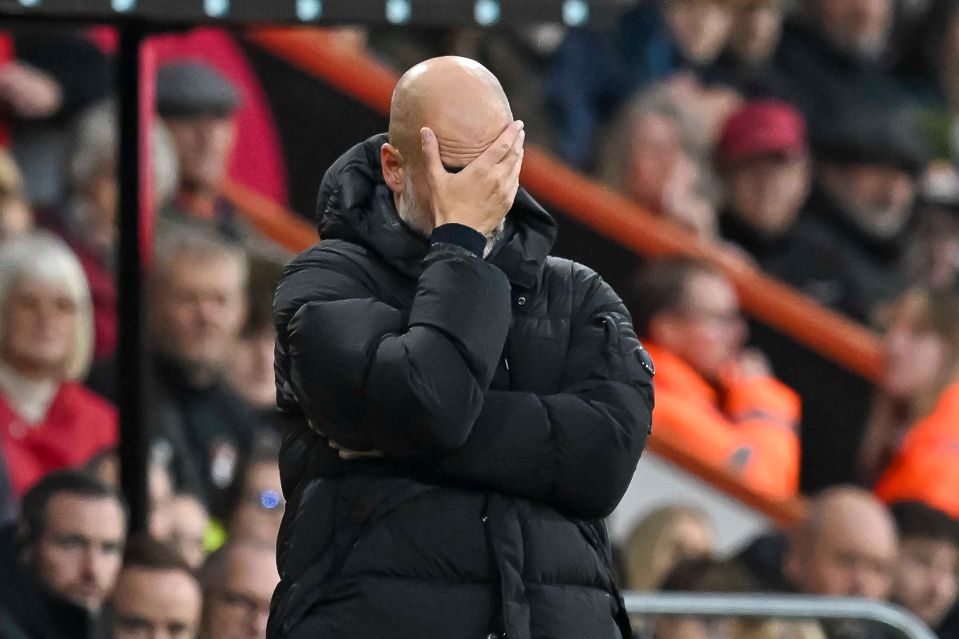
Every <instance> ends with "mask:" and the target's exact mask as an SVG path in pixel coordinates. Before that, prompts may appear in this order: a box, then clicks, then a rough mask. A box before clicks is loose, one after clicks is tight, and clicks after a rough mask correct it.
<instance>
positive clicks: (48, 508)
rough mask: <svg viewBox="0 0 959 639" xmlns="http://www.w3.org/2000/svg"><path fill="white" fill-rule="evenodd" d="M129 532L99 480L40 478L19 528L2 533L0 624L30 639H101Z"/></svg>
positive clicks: (67, 474) (118, 504)
mask: <svg viewBox="0 0 959 639" xmlns="http://www.w3.org/2000/svg"><path fill="white" fill-rule="evenodd" d="M126 526H127V521H126V511H125V507H124V505H123V502H122V501H121V498H120V497H119V496H118V495H117V494H116V493H115V492H113V491H112V490H111V489H110V488H108V487H107V486H105V485H104V484H102V483H100V482H99V481H97V480H96V479H94V478H92V477H90V476H87V475H85V474H81V473H78V472H74V471H61V472H57V473H51V474H50V475H47V476H46V477H45V478H44V479H42V480H40V482H38V483H37V484H36V485H35V486H34V487H33V488H32V489H31V490H30V491H29V492H28V493H27V494H26V496H25V497H24V500H23V508H22V511H21V515H20V519H19V521H18V522H17V524H16V525H15V526H13V527H11V528H8V529H6V530H4V531H2V532H0V619H3V620H5V621H7V622H8V623H9V624H10V625H12V626H13V628H15V629H17V630H18V631H19V632H21V633H22V634H23V635H25V636H27V637H42V638H43V639H61V638H62V639H86V638H91V639H92V638H93V637H97V636H98V627H99V621H100V612H101V609H102V607H103V604H104V602H105V601H106V599H107V598H108V597H109V595H110V593H111V592H112V591H113V587H114V584H115V583H116V580H117V574H118V572H119V570H120V563H121V559H122V556H123V545H124V541H125V537H126ZM0 636H4V637H6V636H7V635H2V634H0ZM12 636H13V637H17V636H19V635H17V634H13V635H12Z"/></svg>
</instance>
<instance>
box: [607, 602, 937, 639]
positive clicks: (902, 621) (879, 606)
mask: <svg viewBox="0 0 959 639" xmlns="http://www.w3.org/2000/svg"><path fill="white" fill-rule="evenodd" d="M624 599H625V601H626V611H627V612H628V613H629V614H630V615H666V616H703V617H753V618H755V617H772V618H780V619H803V620H818V619H837V620H850V621H872V622H874V623H877V624H879V625H882V626H884V627H886V628H889V629H892V630H896V631H898V632H899V633H901V634H902V635H903V636H905V637H906V638H907V639H936V636H935V635H934V634H933V633H932V631H930V630H929V628H928V627H927V626H926V625H925V624H923V623H922V622H921V621H919V619H917V618H916V617H914V616H913V615H911V614H910V613H908V612H907V611H905V610H904V609H902V608H900V607H898V606H893V605H890V604H886V603H880V602H878V601H870V600H868V599H854V598H848V597H813V596H809V595H769V594H766V593H752V594H728V593H688V592H687V593H640V592H626V593H624Z"/></svg>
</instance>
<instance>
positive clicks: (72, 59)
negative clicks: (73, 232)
mask: <svg viewBox="0 0 959 639" xmlns="http://www.w3.org/2000/svg"><path fill="white" fill-rule="evenodd" d="M113 83H114V79H113V74H112V68H111V63H110V60H109V59H108V58H107V56H106V55H105V54H104V53H103V52H102V51H101V50H100V49H99V48H98V47H97V46H96V45H95V44H94V43H93V42H92V41H90V40H89V39H87V38H86V37H84V36H83V35H81V34H79V33H76V29H70V28H65V29H61V28H58V27H55V26H51V25H50V24H49V23H44V24H42V25H39V26H37V27H25V28H19V27H18V28H17V29H16V30H15V31H14V32H12V33H11V32H0V105H2V107H3V108H2V109H0V110H2V111H3V113H4V117H3V118H2V121H3V124H0V129H2V128H6V131H5V132H4V131H0V138H3V137H6V142H8V143H9V142H10V135H12V147H11V148H12V151H13V154H14V157H15V158H16V160H17V164H18V165H19V166H20V168H21V170H22V171H23V175H24V177H25V180H24V185H25V187H26V194H27V200H28V201H29V202H30V203H31V204H33V205H34V206H42V207H49V206H55V205H56V204H57V203H58V202H59V201H60V200H61V195H62V193H61V191H62V188H63V182H64V175H63V171H64V168H65V167H64V163H63V158H64V157H66V155H67V149H68V148H69V145H70V128H71V126H72V122H73V120H74V118H75V117H76V115H77V114H78V113H80V112H82V111H83V110H84V109H86V108H87V107H89V106H90V105H92V104H94V103H96V102H98V101H100V100H103V99H104V98H106V97H107V96H108V95H109V94H110V92H111V91H112V90H113Z"/></svg>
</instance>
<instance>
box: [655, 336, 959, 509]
mask: <svg viewBox="0 0 959 639" xmlns="http://www.w3.org/2000/svg"><path fill="white" fill-rule="evenodd" d="M646 347H647V350H648V351H649V353H650V355H651V356H652V358H653V361H654V362H656V376H655V377H654V378H653V387H654V389H655V392H656V410H655V411H654V412H653V434H652V436H653V437H654V438H660V439H667V440H669V441H671V442H673V443H675V444H678V445H679V446H681V447H682V448H684V449H686V450H688V451H690V452H691V453H692V454H693V455H695V456H696V457H698V458H700V459H702V460H703V461H705V462H706V463H708V464H712V465H714V466H717V467H721V468H725V469H727V470H730V471H732V472H734V473H736V474H739V475H741V476H742V478H743V481H744V482H745V483H747V484H748V485H749V487H750V488H752V489H753V490H755V491H756V492H757V493H760V494H762V495H765V496H767V497H770V498H773V499H784V498H787V497H791V496H793V495H795V494H796V492H797V491H798V488H799V436H798V429H799V420H800V399H799V396H798V395H797V394H796V393H795V392H794V391H793V390H792V389H790V388H789V387H787V386H786V385H784V384H783V383H781V382H780V381H778V380H776V379H775V378H774V377H772V376H768V375H761V376H751V377H746V376H742V375H740V374H738V372H737V371H736V370H735V369H734V367H730V368H729V370H728V371H727V372H726V373H724V375H722V378H721V380H720V384H719V387H718V388H717V387H714V386H713V385H711V384H710V383H709V382H708V381H706V379H705V378H703V377H702V376H701V375H699V374H698V373H697V372H696V371H695V370H693V368H692V367H691V366H689V365H688V364H686V362H684V361H683V360H682V359H680V358H679V357H678V356H676V355H675V354H673V353H671V352H669V351H667V350H664V349H663V348H661V347H658V346H656V345H655V344H650V343H648V342H647V344H646ZM955 455H956V456H957V458H959V449H957V451H956V452H955ZM957 473H959V468H957ZM957 477H959V474H957Z"/></svg>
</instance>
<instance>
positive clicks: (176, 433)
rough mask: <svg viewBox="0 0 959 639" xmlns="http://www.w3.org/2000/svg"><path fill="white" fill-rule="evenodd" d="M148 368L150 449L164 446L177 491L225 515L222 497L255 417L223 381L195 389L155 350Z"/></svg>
mask: <svg viewBox="0 0 959 639" xmlns="http://www.w3.org/2000/svg"><path fill="white" fill-rule="evenodd" d="M153 371H154V375H153V385H152V388H151V392H150V395H149V396H148V402H149V405H148V410H149V414H150V418H151V423H152V424H153V427H154V432H153V437H154V450H155V451H156V450H157V447H159V450H161V451H162V450H164V449H166V451H167V454H169V455H170V459H169V464H170V470H171V472H172V474H173V477H174V480H175V481H176V483H177V486H178V487H179V488H180V489H181V490H185V491H187V492H190V493H192V494H195V495H199V496H200V497H201V498H202V499H204V501H205V503H206V505H207V507H208V508H209V509H210V511H211V513H212V514H213V515H214V516H216V517H219V518H221V519H226V518H227V517H228V516H229V513H227V512H225V511H224V504H225V502H226V497H227V494H228V492H229V488H230V485H231V484H232V483H233V481H234V480H236V479H238V478H237V477H236V473H237V470H238V469H239V468H241V462H242V460H243V459H244V458H245V457H246V455H248V454H249V452H250V449H251V448H252V446H253V440H254V436H255V433H256V430H257V428H258V427H259V426H260V423H259V420H258V418H257V416H256V414H255V413H254V411H253V409H252V408H251V407H250V406H249V405H248V404H247V403H246V401H244V400H243V399H242V398H241V397H240V396H239V395H237V394H236V393H234V392H233V391H232V390H231V389H230V388H229V387H228V385H227V383H226V381H225V380H222V379H221V380H218V381H216V382H214V383H213V384H212V385H211V386H209V387H206V388H195V387H194V386H192V385H190V384H189V383H188V382H187V376H186V374H185V373H184V372H183V370H182V368H180V367H179V366H178V365H177V364H176V363H175V362H173V361H170V360H169V359H166V358H163V357H162V356H160V355H154V366H153ZM163 456H164V455H163V454H162V453H161V460H162V458H163Z"/></svg>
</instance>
